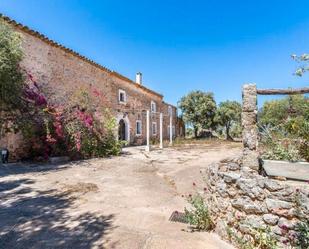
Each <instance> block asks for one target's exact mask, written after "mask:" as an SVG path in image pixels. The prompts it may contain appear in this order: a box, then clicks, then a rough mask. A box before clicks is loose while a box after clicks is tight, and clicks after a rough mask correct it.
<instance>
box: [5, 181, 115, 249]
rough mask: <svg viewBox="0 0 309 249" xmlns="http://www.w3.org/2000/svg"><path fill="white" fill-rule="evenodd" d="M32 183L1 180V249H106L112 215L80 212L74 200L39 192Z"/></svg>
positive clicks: (58, 194)
mask: <svg viewBox="0 0 309 249" xmlns="http://www.w3.org/2000/svg"><path fill="white" fill-rule="evenodd" d="M33 183H34V182H33V181H32V180H29V179H19V180H11V181H1V179H0V248H14V249H21V248H23V249H26V248H27V249H28V248H61V249H62V248H63V249H64V248H66V249H67V248H74V249H79V248H80V249H82V248H83V249H88V248H92V247H94V246H97V248H103V245H102V239H103V237H104V236H105V235H107V234H108V233H109V232H110V231H111V229H112V220H113V215H108V216H102V215H99V214H96V213H90V212H87V213H82V214H81V213H78V209H75V210H74V208H73V207H74V197H72V196H70V195H68V194H66V193H59V192H56V191H55V190H49V191H37V190H35V189H33V188H32V187H31V185H32V184H33ZM72 209H73V210H74V211H75V213H74V212H72Z"/></svg>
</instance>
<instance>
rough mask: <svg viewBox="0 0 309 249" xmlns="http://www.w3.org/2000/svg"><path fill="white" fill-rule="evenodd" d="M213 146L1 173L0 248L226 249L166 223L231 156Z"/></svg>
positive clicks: (210, 237) (232, 148) (130, 152)
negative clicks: (206, 173)
mask: <svg viewBox="0 0 309 249" xmlns="http://www.w3.org/2000/svg"><path fill="white" fill-rule="evenodd" d="M240 151H241V148H240V144H230V143H218V142H212V143H209V144H205V145H189V146H188V145H187V146H184V145H183V146H180V147H175V148H167V149H164V150H154V151H151V152H147V153H146V152H144V151H143V148H142V147H130V148H125V149H124V154H123V155H122V156H119V157H113V158H109V159H91V160H86V161H80V162H72V163H68V164H63V165H10V166H3V167H1V168H0V248H16V249H19V248H27V249H28V248H72V249H73V248H74V249H79V248H80V249H87V248H129V249H131V248H132V249H134V248H160V249H161V248H177V249H181V248H186V249H189V248H192V249H198V248H203V249H205V248H207V249H212V248H213V249H218V248H222V249H223V248H224V249H229V248H232V247H231V246H230V245H228V244H227V243H225V242H223V241H221V240H220V239H219V238H218V236H216V235H215V234H212V233H206V232H194V233H191V232H188V231H187V226H186V225H185V224H181V223H174V222H169V221H168V219H169V217H170V215H171V213H172V212H173V211H175V210H178V211H182V210H183V208H184V206H185V205H187V204H186V201H185V200H184V198H183V197H182V195H186V194H189V193H193V192H194V191H196V190H194V189H193V188H194V187H193V186H192V183H193V182H195V183H196V185H197V186H196V187H195V188H197V189H199V188H200V189H202V188H203V182H202V179H201V176H200V173H199V171H200V169H201V168H203V167H205V166H206V165H208V164H209V163H212V162H214V161H218V160H221V159H223V158H226V157H230V156H235V155H237V154H239V153H240Z"/></svg>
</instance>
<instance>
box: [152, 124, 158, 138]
mask: <svg viewBox="0 0 309 249" xmlns="http://www.w3.org/2000/svg"><path fill="white" fill-rule="evenodd" d="M152 135H154V136H155V135H157V123H156V122H153V123H152Z"/></svg>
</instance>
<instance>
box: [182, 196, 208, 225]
mask: <svg viewBox="0 0 309 249" xmlns="http://www.w3.org/2000/svg"><path fill="white" fill-rule="evenodd" d="M188 202H189V203H190V204H191V205H192V209H191V210H188V209H186V208H185V217H186V220H187V222H188V223H189V224H190V225H192V226H194V227H195V229H197V230H203V231H209V230H212V229H213V228H214V223H213V221H212V219H211V217H210V213H209V211H208V207H207V205H206V203H205V202H204V200H203V197H202V196H201V195H199V194H197V195H195V196H193V197H189V198H188Z"/></svg>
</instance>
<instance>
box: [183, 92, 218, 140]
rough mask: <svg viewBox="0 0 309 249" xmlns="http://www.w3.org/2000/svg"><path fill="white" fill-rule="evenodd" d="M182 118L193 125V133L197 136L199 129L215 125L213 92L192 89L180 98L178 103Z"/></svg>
mask: <svg viewBox="0 0 309 249" xmlns="http://www.w3.org/2000/svg"><path fill="white" fill-rule="evenodd" d="M178 105H179V108H180V109H181V111H182V115H183V119H184V121H185V122H186V123H187V124H188V125H191V126H193V129H194V135H195V137H197V135H198V131H199V130H200V129H210V128H214V127H215V122H214V118H215V114H216V108H217V107H216V102H215V100H214V96H213V93H209V92H202V91H193V92H190V93H189V94H188V95H186V96H184V97H182V98H181V100H180V101H179V103H178Z"/></svg>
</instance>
